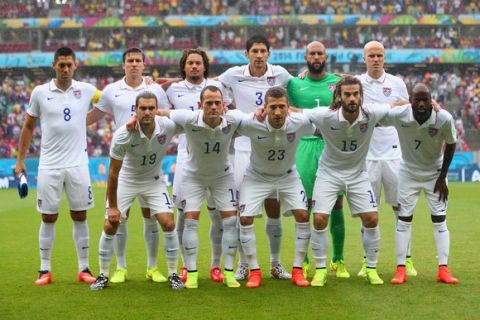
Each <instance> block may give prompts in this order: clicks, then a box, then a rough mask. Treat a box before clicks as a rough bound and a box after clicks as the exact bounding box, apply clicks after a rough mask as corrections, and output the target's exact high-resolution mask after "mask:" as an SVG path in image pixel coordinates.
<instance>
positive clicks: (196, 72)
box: [167, 49, 229, 282]
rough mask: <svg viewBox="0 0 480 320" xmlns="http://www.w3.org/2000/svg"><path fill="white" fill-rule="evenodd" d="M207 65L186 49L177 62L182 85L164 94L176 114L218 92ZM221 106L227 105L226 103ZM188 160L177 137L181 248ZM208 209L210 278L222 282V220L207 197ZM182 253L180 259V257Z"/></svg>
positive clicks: (201, 52)
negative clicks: (209, 89) (210, 88)
mask: <svg viewBox="0 0 480 320" xmlns="http://www.w3.org/2000/svg"><path fill="white" fill-rule="evenodd" d="M209 69H210V64H209V62H208V56H207V53H206V52H205V51H204V50H202V49H188V50H184V52H183V55H182V57H181V58H180V74H181V75H182V79H183V81H180V82H177V83H174V84H172V85H171V86H170V87H169V88H168V90H167V96H168V99H169V100H170V103H171V104H172V106H173V108H174V109H176V110H190V111H195V110H197V109H198V101H200V92H201V91H202V90H203V89H204V88H205V87H207V86H210V85H213V86H216V87H218V88H220V89H222V88H223V86H222V84H221V83H220V82H218V81H215V80H211V79H208V73H209ZM222 93H223V97H224V102H226V103H227V104H229V101H228V100H226V99H225V97H226V95H225V93H224V92H222ZM187 158H188V152H187V143H186V138H185V135H183V134H182V135H180V137H179V144H178V153H177V161H176V166H175V177H174V179H173V201H174V203H175V206H176V207H177V209H178V216H177V224H176V225H177V234H178V240H179V242H180V247H183V245H182V237H183V220H184V213H183V211H182V208H181V205H180V201H179V200H180V198H181V196H180V191H181V190H182V189H184V187H183V179H182V178H183V174H184V171H185V169H184V166H185V161H186V160H187ZM207 208H208V213H209V215H210V219H211V221H212V223H211V224H210V242H211V248H212V259H211V268H210V278H211V279H212V280H213V281H215V282H222V281H223V274H222V269H221V268H220V260H221V256H222V219H221V217H220V213H219V212H218V211H217V210H216V209H215V203H214V202H213V201H212V199H211V197H207ZM183 256H184V255H183V252H182V257H183ZM181 279H182V281H184V282H185V281H186V280H187V268H186V267H182V273H181Z"/></svg>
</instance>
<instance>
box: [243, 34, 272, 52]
mask: <svg viewBox="0 0 480 320" xmlns="http://www.w3.org/2000/svg"><path fill="white" fill-rule="evenodd" d="M254 43H263V44H264V45H265V46H266V47H267V51H270V41H268V40H267V38H265V37H264V36H261V35H258V34H256V35H254V36H251V37H250V39H248V40H247V44H246V49H247V52H248V51H250V49H251V48H252V47H253V44H254Z"/></svg>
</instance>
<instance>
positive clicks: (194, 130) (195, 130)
mask: <svg viewBox="0 0 480 320" xmlns="http://www.w3.org/2000/svg"><path fill="white" fill-rule="evenodd" d="M192 131H193V132H198V131H202V129H192Z"/></svg>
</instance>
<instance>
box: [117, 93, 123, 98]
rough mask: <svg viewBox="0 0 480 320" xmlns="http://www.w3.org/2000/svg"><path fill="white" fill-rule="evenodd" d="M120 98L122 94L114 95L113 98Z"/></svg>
mask: <svg viewBox="0 0 480 320" xmlns="http://www.w3.org/2000/svg"><path fill="white" fill-rule="evenodd" d="M121 96H123V94H116V95H115V98H118V97H121Z"/></svg>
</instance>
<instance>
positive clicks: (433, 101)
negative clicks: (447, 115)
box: [432, 99, 443, 112]
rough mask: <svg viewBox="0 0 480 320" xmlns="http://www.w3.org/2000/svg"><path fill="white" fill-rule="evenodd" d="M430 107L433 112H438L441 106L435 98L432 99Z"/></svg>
mask: <svg viewBox="0 0 480 320" xmlns="http://www.w3.org/2000/svg"><path fill="white" fill-rule="evenodd" d="M432 107H433V110H434V111H435V112H438V111H440V110H442V109H443V108H442V106H441V105H440V104H439V103H438V102H437V100H435V99H432Z"/></svg>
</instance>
